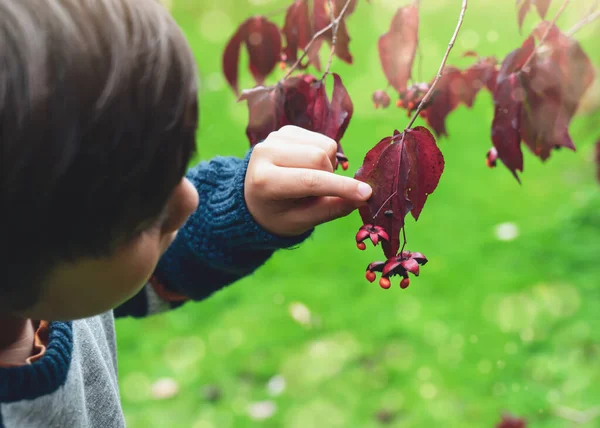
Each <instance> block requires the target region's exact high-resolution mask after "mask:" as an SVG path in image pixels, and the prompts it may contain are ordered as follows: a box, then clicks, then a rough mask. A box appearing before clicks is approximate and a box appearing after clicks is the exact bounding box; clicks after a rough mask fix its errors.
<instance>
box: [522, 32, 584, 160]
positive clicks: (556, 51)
mask: <svg viewBox="0 0 600 428" xmlns="http://www.w3.org/2000/svg"><path fill="white" fill-rule="evenodd" d="M548 25H550V24H548V23H543V24H540V25H539V26H538V27H537V28H536V29H535V30H534V35H535V36H536V38H538V39H541V37H542V34H544V33H546V30H548V29H549V31H548V36H547V38H546V40H545V45H546V46H545V48H544V49H538V50H537V51H536V52H535V54H534V55H533V56H532V59H531V61H530V63H529V64H528V66H527V67H526V68H525V69H524V70H523V71H522V72H521V74H520V79H521V82H522V84H523V87H524V89H525V100H524V103H523V110H522V115H521V135H522V138H523V140H524V141H525V143H526V144H527V146H528V147H529V148H530V149H531V151H532V152H533V153H534V154H535V155H536V156H538V157H540V159H542V160H546V159H547V158H548V157H549V156H550V153H551V151H552V150H553V149H555V148H557V147H567V148H569V149H571V150H575V146H574V144H573V142H572V140H571V138H570V136H569V132H568V128H569V124H570V122H571V120H572V118H573V115H574V114H575V112H576V111H577V108H578V106H579V102H580V100H581V98H582V96H583V94H584V93H585V91H586V90H587V89H588V88H589V87H590V86H591V84H592V82H593V80H594V69H593V66H592V63H591V61H590V60H589V58H588V57H587V55H586V54H585V52H584V51H583V50H582V49H581V46H580V45H579V43H578V42H577V41H575V40H573V39H571V38H570V37H568V36H566V35H565V34H563V33H562V32H561V31H560V30H559V29H558V28H557V27H555V26H552V27H548Z"/></svg>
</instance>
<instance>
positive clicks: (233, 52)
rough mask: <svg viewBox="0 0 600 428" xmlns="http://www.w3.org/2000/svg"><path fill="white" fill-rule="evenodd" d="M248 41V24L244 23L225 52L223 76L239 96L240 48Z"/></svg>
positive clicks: (228, 43)
mask: <svg viewBox="0 0 600 428" xmlns="http://www.w3.org/2000/svg"><path fill="white" fill-rule="evenodd" d="M245 39H246V22H244V23H242V25H240V27H239V28H238V29H237V31H236V32H235V34H234V35H233V36H232V37H231V39H230V40H229V42H227V46H225V51H224V52H223V61H222V62H223V64H222V65H223V74H225V79H226V80H227V83H229V86H231V87H232V89H233V90H234V92H235V93H236V94H239V87H238V63H239V60H240V46H241V45H242V42H243V41H244V40H245Z"/></svg>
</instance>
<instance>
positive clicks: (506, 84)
mask: <svg viewBox="0 0 600 428" xmlns="http://www.w3.org/2000/svg"><path fill="white" fill-rule="evenodd" d="M523 95H524V90H523V88H522V86H521V82H520V80H519V77H518V76H517V75H516V74H515V73H512V74H510V75H509V77H508V78H506V79H504V80H502V81H499V82H498V85H497V87H496V91H495V92H494V105H495V111H494V120H493V122H492V143H493V144H494V147H495V148H496V150H497V151H498V158H500V160H501V161H502V162H503V163H504V165H506V167H507V168H508V169H509V170H510V171H511V172H512V173H513V175H514V176H515V178H516V179H517V181H519V182H520V179H519V176H518V175H517V171H521V172H522V171H523V152H522V151H521V135H520V132H519V127H520V120H521V108H522V101H523Z"/></svg>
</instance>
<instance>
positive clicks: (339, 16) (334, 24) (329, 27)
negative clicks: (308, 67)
mask: <svg viewBox="0 0 600 428" xmlns="http://www.w3.org/2000/svg"><path fill="white" fill-rule="evenodd" d="M351 1H352V0H346V4H344V7H343V8H342V10H341V11H340V14H339V15H338V17H337V18H335V19H334V20H332V21H331V22H330V23H329V24H328V25H327V26H326V27H324V28H322V29H321V30H319V31H317V32H316V33H315V34H313V36H312V38H311V39H310V41H309V42H308V43H307V44H306V46H304V52H302V55H300V57H299V58H298V59H297V60H296V62H295V63H294V64H293V65H292V66H291V67H290V69H289V70H288V72H287V73H285V76H283V78H282V79H281V80H285V79H287V78H288V77H290V76H291V75H292V73H293V72H294V71H295V70H296V68H298V66H299V65H300V63H301V62H302V60H303V59H304V58H306V55H308V51H309V49H310V48H311V47H312V45H313V43H314V42H315V41H316V40H317V39H318V38H319V37H321V36H322V35H323V34H325V33H326V32H328V31H329V30H331V29H332V28H333V27H334V26H335V27H336V31H335V32H334V33H333V38H332V44H331V49H332V52H333V49H334V47H335V43H334V40H335V38H336V36H337V34H336V33H337V27H338V26H339V23H340V21H341V20H342V19H343V18H344V14H345V13H346V10H347V9H348V6H350V2H351ZM332 13H333V12H332ZM329 66H330V64H329V65H328V67H329ZM328 71H329V70H327V71H326V72H325V74H327V73H328Z"/></svg>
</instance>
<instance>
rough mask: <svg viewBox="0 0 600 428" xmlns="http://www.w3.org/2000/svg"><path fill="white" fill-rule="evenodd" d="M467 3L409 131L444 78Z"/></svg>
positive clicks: (466, 1)
mask: <svg viewBox="0 0 600 428" xmlns="http://www.w3.org/2000/svg"><path fill="white" fill-rule="evenodd" d="M467 3H468V0H463V2H462V8H461V9H460V15H459V16H458V24H456V29H455V30H454V34H453V35H452V38H451V39H450V43H448V49H446V53H445V54H444V58H443V59H442V64H441V65H440V69H439V70H438V73H437V76H435V80H434V81H433V83H432V84H431V87H430V88H429V90H428V91H427V93H426V94H425V96H424V97H423V99H422V100H421V102H420V103H419V106H418V107H417V110H415V113H414V115H413V117H412V119H410V122H408V126H407V127H406V129H409V128H410V127H411V126H413V123H415V120H417V117H419V114H420V113H421V110H423V106H425V105H427V102H428V101H429V98H431V95H432V94H433V90H434V89H435V86H436V85H437V82H438V81H439V80H440V78H441V77H442V73H443V72H444V67H445V66H446V61H447V60H448V55H450V51H451V50H452V47H453V46H454V43H455V42H456V37H457V36H458V32H459V31H460V27H461V26H462V23H463V20H464V18H465V11H466V10H467Z"/></svg>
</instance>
